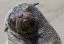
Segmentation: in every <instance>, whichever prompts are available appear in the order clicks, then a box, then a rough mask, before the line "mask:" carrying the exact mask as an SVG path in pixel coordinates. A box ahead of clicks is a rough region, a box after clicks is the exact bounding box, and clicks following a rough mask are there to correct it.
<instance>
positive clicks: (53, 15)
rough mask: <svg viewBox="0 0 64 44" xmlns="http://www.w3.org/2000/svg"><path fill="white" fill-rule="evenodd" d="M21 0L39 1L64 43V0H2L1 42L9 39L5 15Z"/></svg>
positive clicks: (0, 8) (24, 0)
mask: <svg viewBox="0 0 64 44" xmlns="http://www.w3.org/2000/svg"><path fill="white" fill-rule="evenodd" d="M20 2H29V3H36V2H39V3H40V4H39V5H38V6H37V8H38V9H39V10H40V11H41V12H42V13H43V14H44V16H45V17H46V18H47V19H48V21H49V23H50V24H51V25H52V26H53V27H54V28H55V30H56V31H57V32H58V34H59V36H60V38H61V40H62V43H63V44H64V30H63V29H64V20H63V19H64V0H0V44H5V42H6V39H7V36H6V34H5V33H4V19H5V15H6V14H7V12H8V11H9V10H10V9H11V7H12V6H14V5H15V4H17V3H20Z"/></svg>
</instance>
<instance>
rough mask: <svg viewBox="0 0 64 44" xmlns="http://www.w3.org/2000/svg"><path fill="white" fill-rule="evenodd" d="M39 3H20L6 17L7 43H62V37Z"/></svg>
mask: <svg viewBox="0 0 64 44" xmlns="http://www.w3.org/2000/svg"><path fill="white" fill-rule="evenodd" d="M38 4H39V3H35V4H29V3H20V4H17V5H16V6H14V7H13V8H12V9H11V10H10V11H9V12H8V14H7V15H6V17H5V32H6V33H7V36H8V39H7V42H6V44H61V40H60V37H59V36H58V34H57V32H56V31H55V30H54V28H53V27H52V26H51V25H50V24H49V22H48V21H47V20H46V18H45V17H44V16H43V14H42V13H41V12H40V11H39V10H38V9H37V8H36V7H35V6H36V5H38Z"/></svg>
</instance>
